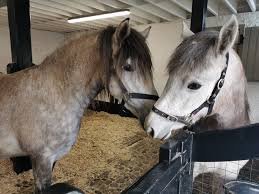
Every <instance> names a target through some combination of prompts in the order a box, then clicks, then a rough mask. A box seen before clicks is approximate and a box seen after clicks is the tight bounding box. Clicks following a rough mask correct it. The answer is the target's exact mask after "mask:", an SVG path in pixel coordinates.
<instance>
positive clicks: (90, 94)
mask: <svg viewBox="0 0 259 194" xmlns="http://www.w3.org/2000/svg"><path fill="white" fill-rule="evenodd" d="M97 36H98V34H97V33H96V34H91V35H83V36H81V37H79V38H77V39H74V40H72V41H71V42H70V43H68V44H66V45H64V46H63V47H61V48H59V49H58V50H57V51H56V52H55V53H53V54H52V55H51V56H49V57H48V58H46V60H45V61H44V62H43V64H42V65H40V68H41V70H42V72H45V74H46V77H47V78H48V79H50V80H51V81H52V82H54V83H55V84H56V85H58V87H59V89H60V90H62V93H63V95H66V96H68V97H69V98H70V100H71V99H76V101H77V102H78V103H79V104H80V106H81V108H86V107H87V106H88V105H89V103H90V101H91V100H92V99H93V98H95V97H96V96H97V94H98V93H99V92H100V91H101V90H102V89H103V87H104V83H105V81H104V80H106V75H105V67H104V64H102V62H101V60H100V57H99V55H98V53H99V49H98V48H99V45H98V41H97Z"/></svg>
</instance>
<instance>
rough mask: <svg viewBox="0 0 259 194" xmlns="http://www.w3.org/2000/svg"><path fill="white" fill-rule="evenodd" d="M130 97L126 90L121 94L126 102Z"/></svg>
mask: <svg viewBox="0 0 259 194" xmlns="http://www.w3.org/2000/svg"><path fill="white" fill-rule="evenodd" d="M129 99H130V94H129V93H128V92H126V93H124V94H123V100H124V101H125V102H127V101H128V100H129Z"/></svg>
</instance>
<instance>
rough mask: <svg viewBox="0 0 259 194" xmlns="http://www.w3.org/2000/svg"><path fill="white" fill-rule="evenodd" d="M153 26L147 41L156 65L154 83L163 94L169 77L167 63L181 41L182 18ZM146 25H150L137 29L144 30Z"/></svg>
mask: <svg viewBox="0 0 259 194" xmlns="http://www.w3.org/2000/svg"><path fill="white" fill-rule="evenodd" d="M151 26H152V28H151V31H150V34H149V36H148V39H147V42H148V46H149V48H150V51H151V54H152V60H153V65H154V83H155V86H156V88H157V90H158V93H159V94H161V92H162V91H163V88H164V86H165V83H166V81H167V79H168V74H167V71H166V65H167V63H168V61H169V59H170V56H171V55H172V53H173V51H174V49H175V48H176V47H177V45H178V44H179V43H180V42H181V33H182V20H177V21H176V22H169V23H162V24H152V25H151ZM146 27H148V26H138V27H136V29H137V30H139V31H142V30H144V29H145V28H146Z"/></svg>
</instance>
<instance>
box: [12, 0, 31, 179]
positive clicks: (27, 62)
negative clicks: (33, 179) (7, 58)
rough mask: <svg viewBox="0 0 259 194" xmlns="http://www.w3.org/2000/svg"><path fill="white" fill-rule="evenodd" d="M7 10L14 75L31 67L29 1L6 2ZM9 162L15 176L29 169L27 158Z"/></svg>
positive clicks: (29, 162) (14, 0) (13, 159)
mask: <svg viewBox="0 0 259 194" xmlns="http://www.w3.org/2000/svg"><path fill="white" fill-rule="evenodd" d="M7 8H8V21H9V31H10V41H11V51H12V63H10V64H8V65H7V73H14V72H16V71H20V70H22V69H25V68H27V67H31V66H33V64H32V50H31V24H30V2H29V0H8V1H7ZM24 114H26V113H24ZM11 160H12V162H13V169H14V171H15V172H16V173H17V174H19V173H21V172H23V171H27V170H29V169H31V160H30V158H29V157H15V158H11Z"/></svg>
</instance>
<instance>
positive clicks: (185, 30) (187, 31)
mask: <svg viewBox="0 0 259 194" xmlns="http://www.w3.org/2000/svg"><path fill="white" fill-rule="evenodd" d="M182 30H183V33H182V38H183V39H185V38H188V37H189V36H192V35H194V33H193V32H192V31H191V30H190V29H189V27H188V25H187V24H186V23H185V22H184V21H183V29H182Z"/></svg>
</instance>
